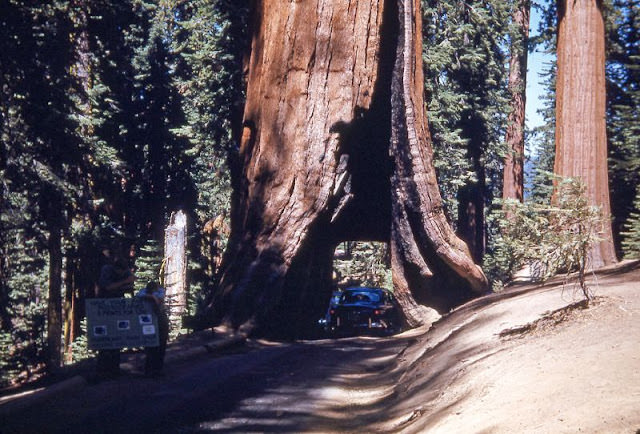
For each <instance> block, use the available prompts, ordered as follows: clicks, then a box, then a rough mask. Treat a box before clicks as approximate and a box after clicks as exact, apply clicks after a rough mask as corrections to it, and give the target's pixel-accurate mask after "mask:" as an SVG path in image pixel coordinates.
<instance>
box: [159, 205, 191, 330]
mask: <svg viewBox="0 0 640 434" xmlns="http://www.w3.org/2000/svg"><path fill="white" fill-rule="evenodd" d="M164 286H165V287H166V289H167V294H166V304H167V307H168V309H169V319H170V321H171V323H172V324H174V325H175V326H176V327H177V328H180V320H181V318H182V317H183V315H184V314H185V311H186V308H187V216H186V215H185V213H184V212H182V211H178V212H176V213H172V214H171V220H170V221H169V225H168V226H167V228H166V229H165V231H164Z"/></svg>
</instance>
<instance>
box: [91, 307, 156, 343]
mask: <svg viewBox="0 0 640 434" xmlns="http://www.w3.org/2000/svg"><path fill="white" fill-rule="evenodd" d="M86 308H87V338H88V344H89V349H91V350H108V349H117V348H135V347H157V346H158V345H159V340H158V318H157V316H156V314H155V313H154V312H153V307H152V306H151V304H150V303H149V302H147V301H145V300H142V299H141V298H138V297H133V298H89V299H87V300H86Z"/></svg>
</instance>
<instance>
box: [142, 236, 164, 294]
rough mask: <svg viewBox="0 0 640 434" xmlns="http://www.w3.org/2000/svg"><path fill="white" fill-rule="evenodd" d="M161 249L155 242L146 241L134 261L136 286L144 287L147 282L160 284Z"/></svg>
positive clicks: (161, 268)
mask: <svg viewBox="0 0 640 434" xmlns="http://www.w3.org/2000/svg"><path fill="white" fill-rule="evenodd" d="M163 257H164V255H163V247H162V245H161V244H160V243H158V242H157V241H156V240H148V241H147V242H146V243H145V244H144V245H143V246H142V247H141V248H140V251H139V253H138V257H137V259H136V279H137V284H136V286H137V287H139V288H142V287H144V286H145V285H146V284H147V282H149V281H154V282H158V283H162V280H163V277H164V276H163V274H162V272H163V270H164V267H163Z"/></svg>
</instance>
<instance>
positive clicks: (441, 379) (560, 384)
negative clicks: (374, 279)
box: [376, 262, 640, 433]
mask: <svg viewBox="0 0 640 434" xmlns="http://www.w3.org/2000/svg"><path fill="white" fill-rule="evenodd" d="M589 283H590V286H591V287H592V288H593V290H594V292H595V295H596V299H595V300H594V301H593V302H592V303H591V304H590V305H589V307H588V308H585V306H584V305H583V304H582V303H580V296H581V295H580V292H579V291H577V290H576V288H575V286H574V285H573V284H562V283H561V282H556V283H552V284H547V285H544V286H533V285H528V286H520V287H514V288H511V289H509V290H507V291H505V292H502V293H499V294H494V295H491V296H488V297H485V298H482V299H480V300H476V301H474V302H472V303H469V304H467V305H465V306H462V307H461V308H459V309H457V310H456V311H454V312H453V313H451V314H450V315H448V316H446V317H445V318H444V319H443V320H441V321H440V322H439V323H438V324H436V325H435V327H433V328H432V329H431V330H429V331H428V332H427V333H425V334H423V335H420V336H419V337H417V342H416V343H415V344H413V345H411V346H409V347H408V348H407V350H406V351H405V353H404V355H403V358H402V360H401V361H400V363H399V366H398V367H397V369H399V370H400V372H404V373H403V374H402V376H401V378H400V380H399V381H398V386H397V388H396V394H395V395H394V398H393V402H392V403H390V405H389V407H388V413H387V415H388V416H389V420H387V421H385V422H383V423H380V424H377V426H376V428H377V429H380V430H384V431H393V432H397V431H403V432H430V433H432V432H433V433H438V432H442V433H454V432H499V433H502V432H504V433H513V432H518V433H522V432H531V433H541V432H542V433H560V432H590V433H593V432H601V433H636V432H638V430H640V264H639V263H638V262H634V263H626V264H621V265H619V266H617V267H613V268H611V269H609V270H603V271H602V272H600V273H598V276H597V277H596V276H592V277H591V280H590V282H589Z"/></svg>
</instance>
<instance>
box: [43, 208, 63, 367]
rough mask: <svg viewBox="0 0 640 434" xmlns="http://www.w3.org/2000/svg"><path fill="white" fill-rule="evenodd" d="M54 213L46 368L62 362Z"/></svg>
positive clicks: (58, 242) (58, 245)
mask: <svg viewBox="0 0 640 434" xmlns="http://www.w3.org/2000/svg"><path fill="white" fill-rule="evenodd" d="M56 220H57V219H56V217H55V214H54V216H52V217H51V218H50V220H49V222H48V227H49V240H48V250H49V298H48V301H47V351H48V358H47V370H48V371H49V372H55V371H56V370H57V369H59V368H60V366H61V364H62V345H61V342H62V230H61V227H60V224H59V222H58V221H56Z"/></svg>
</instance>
